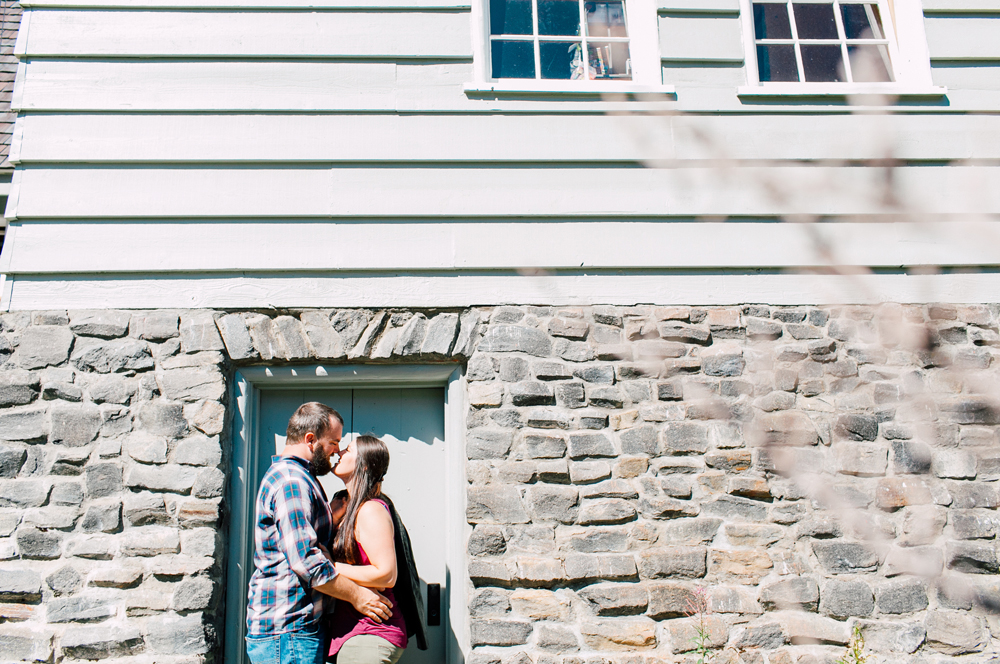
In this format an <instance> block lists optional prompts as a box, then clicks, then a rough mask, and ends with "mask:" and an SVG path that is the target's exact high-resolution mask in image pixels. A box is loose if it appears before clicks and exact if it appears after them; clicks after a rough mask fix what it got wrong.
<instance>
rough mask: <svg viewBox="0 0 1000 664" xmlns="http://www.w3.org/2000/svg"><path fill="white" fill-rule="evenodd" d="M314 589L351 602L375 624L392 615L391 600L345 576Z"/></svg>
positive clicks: (340, 575)
mask: <svg viewBox="0 0 1000 664" xmlns="http://www.w3.org/2000/svg"><path fill="white" fill-rule="evenodd" d="M314 588H315V589H316V590H318V591H320V592H321V593H324V594H327V595H329V596H330V597H335V598H337V599H341V600H344V601H345V602H350V603H351V606H353V607H354V608H355V609H356V610H357V612H358V613H360V614H361V615H363V616H367V617H369V618H371V619H372V620H374V621H375V622H379V623H380V622H383V621H385V620H388V619H389V616H391V615H392V610H391V609H392V603H391V602H389V600H387V599H386V598H385V597H383V596H382V595H381V594H379V593H377V592H376V591H374V590H371V589H370V588H363V587H361V586H359V585H358V584H356V583H354V582H353V581H351V580H350V579H348V578H347V577H346V576H344V575H343V574H338V575H337V576H335V577H333V579H331V580H330V581H327V582H326V583H324V584H321V585H318V586H314Z"/></svg>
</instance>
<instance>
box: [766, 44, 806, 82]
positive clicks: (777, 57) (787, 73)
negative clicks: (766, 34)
mask: <svg viewBox="0 0 1000 664" xmlns="http://www.w3.org/2000/svg"><path fill="white" fill-rule="evenodd" d="M757 69H758V71H759V74H760V80H761V81H798V80H799V69H798V66H797V65H796V64H795V47H794V46H792V45H791V44H771V45H767V46H765V45H762V44H758V45H757Z"/></svg>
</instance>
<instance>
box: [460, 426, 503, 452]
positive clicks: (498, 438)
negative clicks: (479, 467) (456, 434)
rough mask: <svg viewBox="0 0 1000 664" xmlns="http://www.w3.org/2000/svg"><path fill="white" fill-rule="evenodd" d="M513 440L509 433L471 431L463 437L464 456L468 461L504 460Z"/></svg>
mask: <svg viewBox="0 0 1000 664" xmlns="http://www.w3.org/2000/svg"><path fill="white" fill-rule="evenodd" d="M513 438H514V434H513V432H511V431H503V430H496V429H473V430H472V431H470V432H468V433H467V434H466V437H465V452H466V456H467V457H468V458H469V459H505V458H507V454H508V453H509V452H510V446H511V442H512V441H513Z"/></svg>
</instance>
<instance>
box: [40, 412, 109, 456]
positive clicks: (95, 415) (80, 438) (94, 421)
mask: <svg viewBox="0 0 1000 664" xmlns="http://www.w3.org/2000/svg"><path fill="white" fill-rule="evenodd" d="M50 417H51V422H52V423H51V428H50V430H49V442H50V443H53V444H59V445H67V446H69V447H80V446H82V445H86V444H88V443H90V442H91V441H93V440H94V438H95V437H96V436H97V432H98V431H100V429H101V425H102V424H103V423H104V419H103V418H102V417H101V411H100V410H99V409H98V408H97V406H95V405H93V404H86V403H85V404H73V405H70V404H65V405H55V406H53V407H52V408H51V410H50Z"/></svg>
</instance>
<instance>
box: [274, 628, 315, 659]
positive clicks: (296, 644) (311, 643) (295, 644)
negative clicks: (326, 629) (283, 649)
mask: <svg viewBox="0 0 1000 664" xmlns="http://www.w3.org/2000/svg"><path fill="white" fill-rule="evenodd" d="M325 641H326V639H324V638H323V633H322V631H318V632H291V633H290V638H289V640H288V645H289V648H288V650H289V654H290V655H291V659H290V660H289V662H290V663H293V664H323V656H324V655H325V654H326V653H324V652H323V646H324V644H325ZM281 664H286V662H282V663H281Z"/></svg>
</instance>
